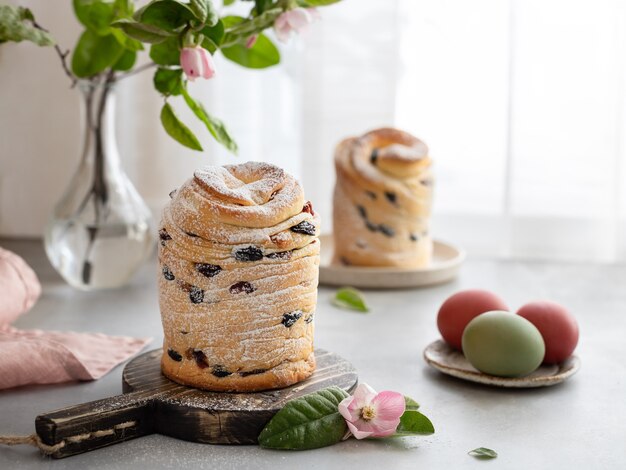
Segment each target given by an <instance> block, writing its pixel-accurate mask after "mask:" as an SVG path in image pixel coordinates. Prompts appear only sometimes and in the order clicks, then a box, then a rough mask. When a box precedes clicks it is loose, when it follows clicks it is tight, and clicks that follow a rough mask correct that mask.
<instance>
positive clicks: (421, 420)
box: [394, 409, 435, 437]
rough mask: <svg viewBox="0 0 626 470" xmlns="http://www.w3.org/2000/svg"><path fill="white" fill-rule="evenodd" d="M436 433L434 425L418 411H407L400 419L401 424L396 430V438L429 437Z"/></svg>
mask: <svg viewBox="0 0 626 470" xmlns="http://www.w3.org/2000/svg"><path fill="white" fill-rule="evenodd" d="M434 432H435V427H434V426H433V423H432V422H431V421H430V419H428V418H427V417H426V416H424V415H423V414H422V413H420V412H419V411H417V410H412V409H409V410H406V411H405V412H404V414H403V415H402V416H401V417H400V424H399V425H398V428H397V429H396V433H395V434H394V436H395V437H402V436H414V435H425V434H426V435H427V434H432V433H434Z"/></svg>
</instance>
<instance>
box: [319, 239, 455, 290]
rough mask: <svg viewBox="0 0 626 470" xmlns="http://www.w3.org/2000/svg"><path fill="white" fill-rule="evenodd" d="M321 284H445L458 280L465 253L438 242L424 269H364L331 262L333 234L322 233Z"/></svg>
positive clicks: (379, 287)
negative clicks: (428, 264) (431, 257)
mask: <svg viewBox="0 0 626 470" xmlns="http://www.w3.org/2000/svg"><path fill="white" fill-rule="evenodd" d="M320 241H321V243H322V248H321V250H322V251H321V262H320V284H324V285H327V286H351V287H361V288H378V289H395V288H405V287H422V286H431V285H434V284H441V283H444V282H448V281H451V280H452V279H454V278H455V277H456V276H457V274H458V272H459V267H460V266H461V263H462V262H463V260H464V259H465V252H464V251H463V250H461V249H460V248H457V247H455V246H453V245H450V244H448V243H444V242H441V241H438V240H435V241H434V247H433V248H434V250H433V260H432V263H431V265H430V266H428V267H426V268H420V269H399V268H364V267H359V266H338V265H333V264H331V260H332V257H333V251H334V246H333V237H332V235H322V236H321V237H320Z"/></svg>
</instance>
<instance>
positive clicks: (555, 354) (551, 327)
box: [517, 300, 578, 364]
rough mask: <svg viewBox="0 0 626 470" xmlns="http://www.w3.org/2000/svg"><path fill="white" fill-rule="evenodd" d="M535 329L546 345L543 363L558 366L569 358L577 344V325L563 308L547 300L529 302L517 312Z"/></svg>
mask: <svg viewBox="0 0 626 470" xmlns="http://www.w3.org/2000/svg"><path fill="white" fill-rule="evenodd" d="M517 314H518V315H521V316H522V317H524V318H525V319H526V320H528V321H530V322H531V323H532V324H533V325H535V326H536V327H537V329H538V330H539V333H541V336H542V337H543V341H544V342H545V344H546V355H545V357H544V359H543V362H544V363H546V364H558V363H559V362H563V361H564V360H565V359H567V358H568V357H570V356H571V355H572V353H573V352H574V349H576V345H577V344H578V323H577V322H576V319H575V318H574V316H573V315H572V314H571V313H570V312H569V311H567V309H566V308H565V307H563V306H562V305H559V304H557V303H555V302H550V301H547V300H542V301H536V302H529V303H527V304H526V305H524V306H522V307H521V308H520V309H519V310H518V311H517Z"/></svg>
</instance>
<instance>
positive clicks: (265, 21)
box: [222, 8, 283, 36]
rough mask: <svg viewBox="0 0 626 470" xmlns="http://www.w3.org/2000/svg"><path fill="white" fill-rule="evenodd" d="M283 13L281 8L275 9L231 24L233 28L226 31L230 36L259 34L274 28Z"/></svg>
mask: <svg viewBox="0 0 626 470" xmlns="http://www.w3.org/2000/svg"><path fill="white" fill-rule="evenodd" d="M282 12H283V10H282V9H281V8H273V9H271V10H267V11H265V12H263V13H262V14H261V15H259V16H256V17H254V18H252V19H243V21H239V22H237V23H234V24H232V23H231V24H232V26H231V27H230V28H226V29H227V31H228V33H229V34H231V35H236V36H249V35H251V34H255V33H259V32H261V31H263V30H264V29H266V28H269V27H270V26H272V25H273V24H274V21H275V20H276V18H278V15H280V14H281V13H282ZM226 18H229V17H226ZM235 18H238V17H235ZM239 18H240V17H239ZM224 20H225V18H222V21H224Z"/></svg>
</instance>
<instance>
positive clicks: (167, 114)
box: [161, 103, 202, 150]
mask: <svg viewBox="0 0 626 470" xmlns="http://www.w3.org/2000/svg"><path fill="white" fill-rule="evenodd" d="M161 124H163V128H164V129H165V132H167V133H168V134H169V135H170V137H172V138H173V139H174V140H176V141H177V142H178V143H180V144H182V145H184V146H185V147H189V148H190V149H192V150H202V146H201V145H200V142H198V138H197V137H196V136H195V135H194V134H193V132H191V130H190V129H189V128H188V127H187V126H185V125H184V124H183V123H182V122H181V121H180V119H178V116H176V113H174V110H173V109H172V107H171V106H170V104H169V103H165V104H164V105H163V108H162V109H161Z"/></svg>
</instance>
